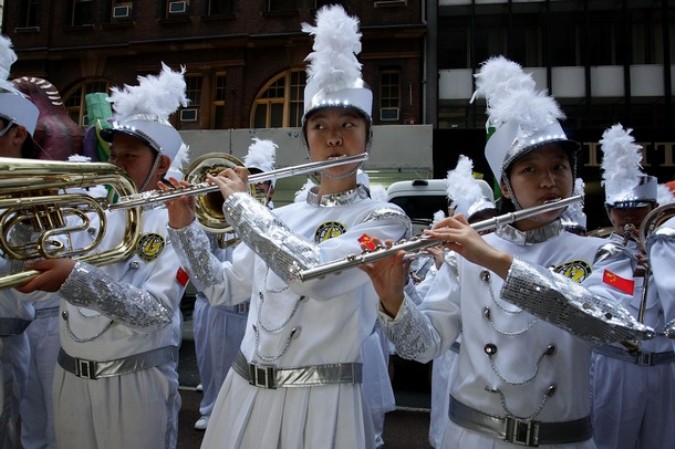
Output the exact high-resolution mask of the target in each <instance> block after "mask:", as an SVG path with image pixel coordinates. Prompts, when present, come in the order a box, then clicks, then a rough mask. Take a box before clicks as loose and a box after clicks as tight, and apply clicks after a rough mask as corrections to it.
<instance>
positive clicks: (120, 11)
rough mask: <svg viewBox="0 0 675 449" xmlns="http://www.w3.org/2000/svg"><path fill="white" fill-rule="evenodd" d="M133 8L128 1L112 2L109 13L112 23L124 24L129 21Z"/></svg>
mask: <svg viewBox="0 0 675 449" xmlns="http://www.w3.org/2000/svg"><path fill="white" fill-rule="evenodd" d="M133 6H134V4H133V2H130V1H129V0H113V3H112V11H111V13H112V21H113V22H124V21H128V20H131V13H132V11H133Z"/></svg>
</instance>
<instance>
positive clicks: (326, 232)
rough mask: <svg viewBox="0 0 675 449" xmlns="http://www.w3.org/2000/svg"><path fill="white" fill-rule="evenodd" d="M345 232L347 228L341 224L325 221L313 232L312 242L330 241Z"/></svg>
mask: <svg viewBox="0 0 675 449" xmlns="http://www.w3.org/2000/svg"><path fill="white" fill-rule="evenodd" d="M346 231H347V228H346V227H345V225H343V224H342V223H338V222H337V221H327V222H326V223H322V224H320V225H319V227H318V228H316V231H315V232H314V242H315V243H321V242H325V241H326V240H328V239H332V238H333V237H340V236H341V235H342V234H344V233H345V232H346Z"/></svg>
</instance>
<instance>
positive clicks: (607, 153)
mask: <svg viewBox="0 0 675 449" xmlns="http://www.w3.org/2000/svg"><path fill="white" fill-rule="evenodd" d="M631 132H632V130H631V129H628V130H626V129H624V128H623V127H622V126H621V125H614V126H612V127H610V128H608V129H607V130H605V132H604V133H603V135H602V140H601V141H600V143H601V144H602V152H603V159H602V169H603V183H604V187H605V207H606V209H607V215H608V216H609V219H610V221H611V223H612V227H613V233H612V234H611V235H610V236H609V240H610V241H611V242H612V243H613V246H611V247H610V246H608V247H607V251H608V252H610V251H614V252H617V254H621V253H623V252H626V253H627V254H626V257H624V258H623V259H622V258H617V257H614V256H611V255H610V256H609V257H607V262H606V263H603V271H602V273H603V276H602V280H603V282H604V284H605V285H607V286H608V289H610V290H611V291H612V292H615V295H614V297H615V298H616V299H617V300H619V301H621V303H622V304H624V306H625V307H626V308H627V309H628V310H630V311H631V313H632V314H633V315H634V316H635V317H636V318H639V317H640V315H643V318H642V322H644V323H645V324H647V325H649V326H651V327H653V328H654V329H657V330H658V329H663V326H664V324H665V321H664V311H663V307H662V305H661V303H660V301H659V294H660V293H661V291H660V290H659V289H658V288H648V287H652V286H653V284H654V282H655V280H656V275H654V276H651V277H650V276H649V270H648V269H647V266H646V265H645V263H647V261H646V259H645V256H644V254H642V253H641V249H640V248H639V245H638V242H637V241H636V239H637V236H638V234H639V230H640V227H641V226H642V225H643V220H644V218H645V217H646V216H647V214H648V213H649V212H650V211H651V210H652V209H654V208H655V207H656V206H657V180H656V178H655V177H653V176H647V175H645V174H644V173H643V172H642V170H641V166H640V164H641V161H642V148H641V147H640V146H639V145H637V144H636V143H635V140H634V138H633V136H632V135H631ZM651 264H652V267H654V268H655V267H656V265H654V264H653V262H652V263H651ZM597 266H599V264H598V265H597ZM657 271H658V269H657ZM645 276H647V277H648V279H646V278H645ZM643 296H644V297H643ZM641 310H642V312H641ZM592 393H593V428H594V430H595V442H596V444H597V446H598V448H599V449H610V448H611V449H621V448H634V447H673V446H675V428H673V426H672V425H669V424H670V423H672V422H673V421H675V402H673V400H672V398H673V395H675V353H674V352H673V349H672V346H671V342H670V341H669V340H668V339H667V338H666V337H664V336H657V337H656V338H654V339H652V340H650V341H646V342H644V343H643V344H642V345H641V347H640V348H639V350H638V351H628V350H626V348H624V347H620V346H615V345H603V346H599V347H596V348H595V349H594V354H593V364H592Z"/></svg>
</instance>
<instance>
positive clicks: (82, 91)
mask: <svg viewBox="0 0 675 449" xmlns="http://www.w3.org/2000/svg"><path fill="white" fill-rule="evenodd" d="M109 90H110V83H109V82H108V81H105V80H89V81H84V82H82V83H81V84H79V85H78V86H75V87H74V88H73V89H71V90H70V92H68V93H67V94H66V95H64V96H63V104H64V105H65V107H66V110H68V115H70V118H72V119H73V120H74V121H75V123H79V124H80V125H82V126H85V125H86V124H87V120H86V118H87V117H86V115H87V105H86V103H85V98H84V97H85V96H86V95H87V94H91V93H94V92H102V93H105V94H106V95H107V94H108V93H109Z"/></svg>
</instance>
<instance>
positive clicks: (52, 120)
mask: <svg viewBox="0 0 675 449" xmlns="http://www.w3.org/2000/svg"><path fill="white" fill-rule="evenodd" d="M12 82H13V83H14V85H15V86H16V88H17V89H18V90H19V91H20V92H22V93H23V94H24V95H26V96H27V97H28V98H29V99H31V101H32V102H33V104H35V105H36V106H37V107H38V110H39V111H40V115H39V117H38V121H37V125H36V127H35V133H34V135H33V140H34V142H35V144H36V145H37V146H38V147H39V148H40V149H41V155H40V156H41V157H42V158H45V159H64V158H66V157H67V156H69V155H71V156H70V157H74V158H76V157H78V156H76V155H77V154H79V153H80V152H81V149H82V135H83V131H82V128H81V127H79V126H78V125H77V123H75V122H74V121H73V120H72V119H71V118H70V116H69V115H68V111H67V110H66V108H65V106H64V105H63V101H62V100H61V96H60V94H59V92H58V90H57V89H56V87H55V86H54V85H52V84H51V83H50V82H49V81H47V80H44V79H41V78H36V77H33V76H22V77H20V78H15V79H14V80H13V81H12ZM101 189H102V190H105V189H103V187H101ZM68 193H73V192H72V190H71V189H69V191H68ZM102 196H104V195H102ZM44 296H47V295H44ZM48 296H49V298H48V299H46V298H40V300H38V301H36V302H35V303H34V307H35V318H34V319H33V321H32V322H31V323H30V325H29V326H28V328H27V329H26V335H27V336H28V343H29V345H30V365H29V370H28V379H27V381H26V390H25V393H24V395H23V397H22V398H21V406H20V411H21V445H22V447H23V449H56V437H55V435H54V413H53V409H54V406H53V403H52V383H53V379H54V369H55V367H56V357H57V355H58V353H59V348H60V347H61V344H60V342H59V303H60V299H59V297H58V296H57V295H48Z"/></svg>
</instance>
